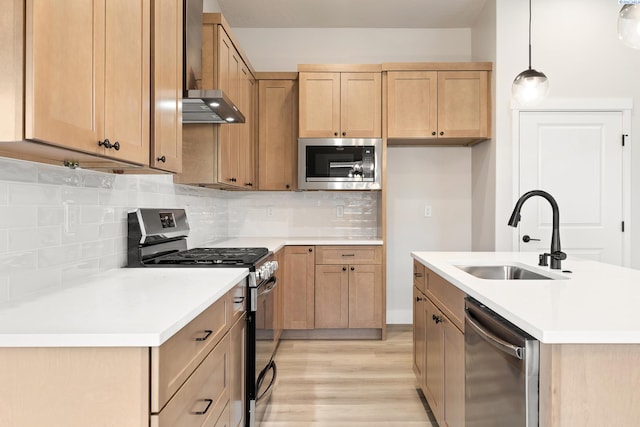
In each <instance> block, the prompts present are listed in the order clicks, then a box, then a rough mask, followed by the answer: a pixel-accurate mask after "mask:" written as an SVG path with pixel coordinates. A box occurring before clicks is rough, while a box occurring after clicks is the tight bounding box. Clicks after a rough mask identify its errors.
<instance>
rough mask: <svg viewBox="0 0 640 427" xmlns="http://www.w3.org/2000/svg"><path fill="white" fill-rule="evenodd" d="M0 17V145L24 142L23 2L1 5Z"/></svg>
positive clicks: (12, 1)
mask: <svg viewBox="0 0 640 427" xmlns="http://www.w3.org/2000/svg"><path fill="white" fill-rule="evenodd" d="M2 8H3V13H1V14H0V94H1V95H0V111H2V115H0V141H21V140H22V139H23V138H24V135H23V127H24V115H23V103H24V95H23V90H24V65H23V64H24V0H11V1H5V2H3V6H2Z"/></svg>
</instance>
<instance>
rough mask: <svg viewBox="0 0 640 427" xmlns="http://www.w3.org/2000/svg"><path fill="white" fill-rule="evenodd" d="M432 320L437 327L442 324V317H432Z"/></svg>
mask: <svg viewBox="0 0 640 427" xmlns="http://www.w3.org/2000/svg"><path fill="white" fill-rule="evenodd" d="M431 318H432V319H433V321H434V322H436V325H437V324H438V323H441V322H442V317H440V316H436V315H435V314H433V315H431Z"/></svg>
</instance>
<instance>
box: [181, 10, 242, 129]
mask: <svg viewBox="0 0 640 427" xmlns="http://www.w3.org/2000/svg"><path fill="white" fill-rule="evenodd" d="M183 43H184V46H183V56H184V58H183V70H182V71H183V75H182V79H183V80H182V81H183V93H182V123H244V121H245V119H244V115H243V114H242V113H241V112H240V110H239V109H238V107H236V106H235V105H234V104H233V102H232V101H231V99H229V97H228V96H227V95H225V94H224V93H223V92H222V91H221V90H217V89H206V88H204V89H203V88H202V87H201V82H202V0H184V37H183Z"/></svg>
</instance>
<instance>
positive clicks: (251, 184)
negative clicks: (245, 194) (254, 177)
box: [244, 182, 253, 187]
mask: <svg viewBox="0 0 640 427" xmlns="http://www.w3.org/2000/svg"><path fill="white" fill-rule="evenodd" d="M244 185H246V186H247V187H253V182H245V183H244Z"/></svg>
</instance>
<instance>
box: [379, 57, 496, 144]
mask: <svg viewBox="0 0 640 427" xmlns="http://www.w3.org/2000/svg"><path fill="white" fill-rule="evenodd" d="M403 65H404V66H406V67H405V68H411V69H410V70H393V71H388V72H387V117H388V126H387V137H388V138H389V143H390V144H393V143H395V142H397V141H398V140H399V141H401V142H404V143H407V142H408V143H411V144H420V143H422V144H440V145H468V144H472V143H475V142H479V141H482V140H484V139H488V138H490V137H491V114H490V111H491V96H490V92H489V86H490V85H489V80H490V70H491V64H487V63H461V64H451V63H446V64H439V63H434V64H421V63H417V64H410V65H411V66H410V67H409V66H408V65H409V64H403ZM384 67H387V66H386V65H383V68H384ZM420 67H422V68H430V69H429V70H420V69H419V68H420ZM389 68H403V66H400V67H393V66H390V67H389ZM447 68H454V69H451V70H447ZM474 68H479V69H474Z"/></svg>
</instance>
